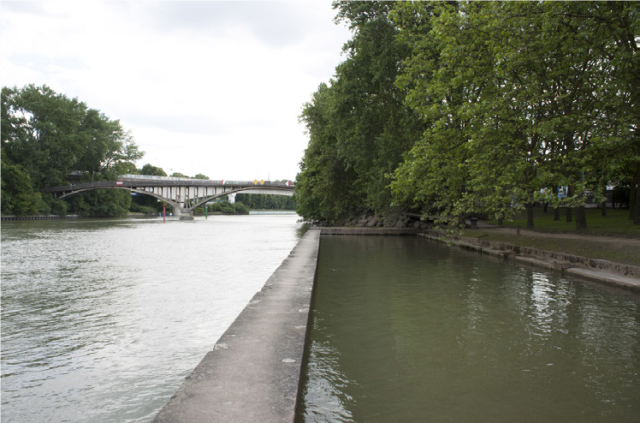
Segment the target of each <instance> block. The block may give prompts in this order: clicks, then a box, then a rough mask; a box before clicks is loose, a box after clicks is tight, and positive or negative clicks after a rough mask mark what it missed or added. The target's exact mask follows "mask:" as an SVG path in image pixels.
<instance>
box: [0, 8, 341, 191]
mask: <svg viewBox="0 0 640 423" xmlns="http://www.w3.org/2000/svg"><path fill="white" fill-rule="evenodd" d="M335 15H336V11H335V10H333V9H332V7H331V0H317V1H304V2H302V1H291V2H274V1H257V2H253V1H196V2H186V1H176V2H172V1H161V2H151V1H143V2H122V1H119V2H115V1H108V2H98V1H86V0H85V1H64V2H63V1H41V2H31V1H30V2H24V1H20V2H12V1H5V0H3V1H2V2H1V3H0V46H1V49H0V78H1V79H0V81H1V83H2V86H17V87H19V88H20V87H23V86H25V85H27V84H31V83H33V84H36V85H43V84H45V85H48V86H49V87H51V88H52V89H53V90H54V91H56V92H57V93H60V94H65V95H66V96H67V97H69V98H73V97H76V98H77V99H78V100H80V101H83V102H85V103H86V104H87V106H88V107H90V108H93V109H98V110H100V111H101V112H103V113H104V114H105V115H107V116H108V117H109V118H110V119H119V120H120V122H121V123H122V125H123V126H124V127H125V129H128V130H131V131H132V134H133V136H134V139H135V141H136V143H137V144H138V146H139V147H140V149H141V150H143V151H144V152H145V153H146V155H145V157H144V158H143V159H142V160H140V161H139V162H138V163H137V166H138V167H141V166H142V165H144V164H145V163H151V164H153V165H154V166H160V167H162V168H163V169H164V170H165V171H166V172H167V173H168V174H170V173H172V172H181V173H184V174H187V175H190V176H193V175H195V174H196V173H204V174H206V175H208V176H209V177H211V178H212V179H222V178H224V179H227V180H253V179H255V178H258V179H265V180H266V179H267V178H269V177H270V178H271V180H276V179H294V178H295V176H296V173H297V172H298V170H299V168H298V163H299V162H300V160H301V158H302V154H303V152H304V149H305V148H306V147H307V143H308V137H307V136H306V135H305V133H304V131H305V128H304V126H303V125H302V124H300V123H298V117H299V115H300V113H301V110H302V106H303V104H304V103H305V102H308V101H309V100H310V99H311V95H312V94H313V92H314V91H315V90H316V89H317V87H318V85H319V84H320V83H321V82H328V81H329V79H330V78H331V77H332V76H333V74H334V71H335V67H336V65H338V63H340V62H341V61H343V60H344V56H343V55H342V46H343V44H344V43H345V42H346V41H347V40H348V39H349V38H350V37H351V34H350V32H349V30H348V29H347V28H346V27H345V26H344V24H339V25H336V24H334V23H333V18H334V17H335Z"/></svg>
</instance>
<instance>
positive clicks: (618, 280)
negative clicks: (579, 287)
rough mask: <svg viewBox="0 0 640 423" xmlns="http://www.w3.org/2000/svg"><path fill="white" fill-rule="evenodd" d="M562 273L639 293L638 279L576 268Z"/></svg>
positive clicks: (639, 282) (639, 281) (639, 283)
mask: <svg viewBox="0 0 640 423" xmlns="http://www.w3.org/2000/svg"><path fill="white" fill-rule="evenodd" d="M564 272H565V273H568V274H570V275H576V276H581V277H584V278H587V279H591V280H595V281H599V282H605V283H607V284H609V285H614V286H617V287H620V288H625V289H631V290H633V291H640V279H636V278H630V277H627V276H621V275H618V274H615V273H609V272H602V271H598V270H590V269H581V268H578V267H571V268H568V269H565V270H564Z"/></svg>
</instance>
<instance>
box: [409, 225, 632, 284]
mask: <svg viewBox="0 0 640 423" xmlns="http://www.w3.org/2000/svg"><path fill="white" fill-rule="evenodd" d="M420 236H423V237H425V238H429V239H432V240H437V241H442V242H446V243H449V244H452V245H456V246H458V247H462V248H466V249H469V250H474V251H478V252H481V253H484V254H490V255H493V256H498V257H503V258H512V259H514V260H517V261H519V262H522V263H527V264H530V265H533V266H538V267H544V268H548V269H555V270H559V271H561V272H563V273H567V274H573V275H577V276H581V277H586V278H589V279H592V280H597V281H599V282H604V283H607V284H610V285H615V286H619V287H623V288H628V289H632V290H640V267H638V266H631V265H626V264H621V263H615V262H611V261H607V260H599V259H591V258H587V257H581V256H576V255H572V254H565V253H557V252H553V251H545V250H539V249H536V248H531V247H521V246H518V245H513V244H509V243H505V242H496V241H487V240H483V239H477V238H466V237H454V238H447V237H446V236H445V234H444V233H443V232H441V231H435V230H426V231H424V232H423V233H420Z"/></svg>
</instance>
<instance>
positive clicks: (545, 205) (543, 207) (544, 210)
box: [542, 201, 549, 214]
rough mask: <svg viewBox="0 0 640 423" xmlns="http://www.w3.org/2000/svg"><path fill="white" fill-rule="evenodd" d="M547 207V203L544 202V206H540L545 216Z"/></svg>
mask: <svg viewBox="0 0 640 423" xmlns="http://www.w3.org/2000/svg"><path fill="white" fill-rule="evenodd" d="M548 205H549V203H547V202H546V201H545V202H544V205H543V206H542V212H543V213H544V214H547V206H548Z"/></svg>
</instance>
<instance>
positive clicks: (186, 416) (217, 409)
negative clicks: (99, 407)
mask: <svg viewBox="0 0 640 423" xmlns="http://www.w3.org/2000/svg"><path fill="white" fill-rule="evenodd" d="M319 245H320V231H319V230H313V229H311V230H309V231H307V233H306V234H305V235H304V237H303V238H302V239H301V240H300V241H299V242H298V244H297V245H296V246H295V248H294V249H293V250H292V251H291V253H290V254H289V257H287V258H286V259H285V260H284V261H283V262H282V264H281V265H280V267H278V269H277V270H276V271H275V272H274V273H273V275H271V277H270V278H269V279H268V280H267V282H266V283H265V285H264V286H263V288H262V290H261V291H259V292H258V293H257V294H256V295H255V296H254V297H253V299H252V300H251V301H250V302H249V304H248V305H247V306H246V307H245V308H244V310H243V311H242V312H241V313H240V315H239V316H238V317H237V319H236V320H235V321H234V322H233V323H232V324H231V326H230V327H229V328H228V329H227V331H226V332H225V333H224V334H223V335H222V337H221V338H220V339H219V340H218V342H217V343H216V344H215V346H214V348H213V351H211V352H209V353H208V354H207V355H206V356H205V357H204V358H203V359H202V361H201V362H200V364H198V366H197V367H196V368H195V370H194V371H193V372H192V373H191V375H189V376H188V377H187V379H186V380H185V381H184V383H183V384H182V386H181V387H180V388H179V389H178V390H177V391H176V393H175V394H174V395H173V396H172V397H171V399H170V400H169V401H168V402H167V404H166V405H165V406H164V407H163V408H162V409H161V410H160V412H159V413H158V414H157V415H156V417H155V419H154V420H153V422H154V423H165V422H175V423H178V422H181V423H199V422H207V423H209V422H234V423H236V422H293V420H294V418H295V408H296V400H297V396H298V388H299V385H300V382H299V381H300V375H301V368H302V359H303V355H304V346H305V339H306V333H307V324H308V322H309V309H310V307H311V297H312V293H313V284H314V282H315V274H316V266H317V261H318V250H319Z"/></svg>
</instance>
